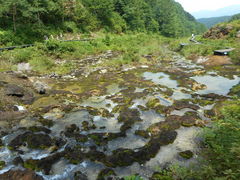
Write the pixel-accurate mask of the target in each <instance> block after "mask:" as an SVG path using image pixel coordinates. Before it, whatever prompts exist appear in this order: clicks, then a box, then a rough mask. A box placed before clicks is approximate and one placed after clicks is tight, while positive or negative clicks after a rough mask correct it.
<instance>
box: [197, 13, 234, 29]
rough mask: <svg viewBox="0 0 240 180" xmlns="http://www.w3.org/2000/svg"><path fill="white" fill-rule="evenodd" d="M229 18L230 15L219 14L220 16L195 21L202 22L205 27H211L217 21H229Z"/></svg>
mask: <svg viewBox="0 0 240 180" xmlns="http://www.w3.org/2000/svg"><path fill="white" fill-rule="evenodd" d="M231 18H232V16H221V17H211V18H201V19H197V21H198V22H200V23H202V24H204V25H205V26H206V27H207V28H211V27H213V26H214V25H216V24H218V23H222V22H226V21H229V20H230V19H231Z"/></svg>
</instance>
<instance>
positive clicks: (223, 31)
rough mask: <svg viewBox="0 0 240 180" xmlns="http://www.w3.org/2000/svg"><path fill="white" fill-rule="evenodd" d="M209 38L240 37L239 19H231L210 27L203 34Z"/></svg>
mask: <svg viewBox="0 0 240 180" xmlns="http://www.w3.org/2000/svg"><path fill="white" fill-rule="evenodd" d="M203 37H204V38H209V39H226V38H236V37H237V38H240V20H231V21H229V22H226V23H220V24H217V25H216V26H214V27H212V28H211V29H210V30H209V31H207V32H206V33H205V34H204V35H203Z"/></svg>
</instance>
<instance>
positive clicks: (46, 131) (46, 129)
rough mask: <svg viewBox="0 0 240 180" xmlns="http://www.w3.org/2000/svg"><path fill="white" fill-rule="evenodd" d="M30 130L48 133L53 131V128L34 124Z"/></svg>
mask: <svg viewBox="0 0 240 180" xmlns="http://www.w3.org/2000/svg"><path fill="white" fill-rule="evenodd" d="M28 130H30V131H32V132H44V133H46V134H49V133H51V130H50V129H48V128H45V127H42V126H32V127H29V128H28Z"/></svg>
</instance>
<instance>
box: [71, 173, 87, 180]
mask: <svg viewBox="0 0 240 180" xmlns="http://www.w3.org/2000/svg"><path fill="white" fill-rule="evenodd" d="M74 180H88V178H87V176H86V175H85V174H83V173H82V172H81V171H77V172H75V173H74Z"/></svg>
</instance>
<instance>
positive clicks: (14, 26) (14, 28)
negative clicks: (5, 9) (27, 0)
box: [12, 4, 17, 32]
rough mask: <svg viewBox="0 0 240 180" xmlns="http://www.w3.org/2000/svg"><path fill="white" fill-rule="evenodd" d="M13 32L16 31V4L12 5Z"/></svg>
mask: <svg viewBox="0 0 240 180" xmlns="http://www.w3.org/2000/svg"><path fill="white" fill-rule="evenodd" d="M12 15H13V30H14V32H16V31H17V27H16V15H17V7H16V4H14V5H13V13H12Z"/></svg>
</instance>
